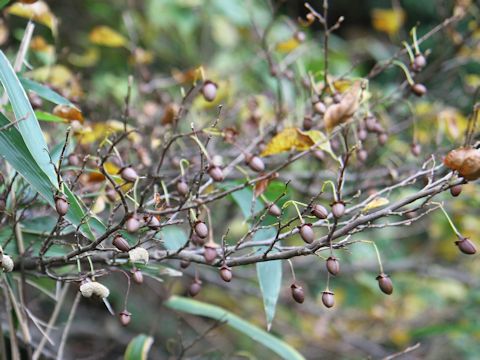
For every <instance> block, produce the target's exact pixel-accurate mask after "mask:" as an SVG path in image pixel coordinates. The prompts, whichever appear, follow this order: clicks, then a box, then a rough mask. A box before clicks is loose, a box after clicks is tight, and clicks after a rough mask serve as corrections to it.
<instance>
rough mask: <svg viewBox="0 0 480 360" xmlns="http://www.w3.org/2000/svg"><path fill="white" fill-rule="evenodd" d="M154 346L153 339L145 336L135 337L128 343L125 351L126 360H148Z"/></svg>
mask: <svg viewBox="0 0 480 360" xmlns="http://www.w3.org/2000/svg"><path fill="white" fill-rule="evenodd" d="M152 344H153V338H152V337H151V336H147V335H144V334H140V335H137V336H135V337H134V338H133V339H132V341H130V342H129V343H128V346H127V350H126V351H125V355H124V359H125V360H146V359H147V355H148V352H149V351H150V347H151V346H152Z"/></svg>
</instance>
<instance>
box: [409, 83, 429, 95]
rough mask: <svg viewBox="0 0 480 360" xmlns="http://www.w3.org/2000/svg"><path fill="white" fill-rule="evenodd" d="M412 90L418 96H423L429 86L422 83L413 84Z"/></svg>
mask: <svg viewBox="0 0 480 360" xmlns="http://www.w3.org/2000/svg"><path fill="white" fill-rule="evenodd" d="M411 90H412V92H413V93H414V94H415V95H417V96H418V97H421V96H423V95H425V94H426V93H427V87H426V86H425V85H423V84H420V83H416V84H413V85H412V87H411Z"/></svg>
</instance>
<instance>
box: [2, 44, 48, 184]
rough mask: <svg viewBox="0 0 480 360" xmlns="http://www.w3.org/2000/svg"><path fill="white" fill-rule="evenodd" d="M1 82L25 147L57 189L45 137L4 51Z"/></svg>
mask: <svg viewBox="0 0 480 360" xmlns="http://www.w3.org/2000/svg"><path fill="white" fill-rule="evenodd" d="M0 82H1V83H2V85H3V87H4V88H5V91H6V92H7V95H8V98H9V100H10V103H11V104H12V108H13V112H14V114H15V118H16V120H17V121H18V124H17V126H18V130H19V131H20V134H21V135H22V138H23V140H24V142H25V145H26V146H27V148H28V150H29V151H30V154H31V156H32V157H33V158H34V159H35V161H36V162H37V164H38V166H39V167H40V169H41V170H42V172H44V173H45V174H46V175H47V177H48V178H49V180H50V182H51V184H52V186H53V187H57V186H58V184H57V176H56V174H55V169H54V168H53V165H52V164H51V163H50V158H49V156H48V147H47V143H46V142H45V138H44V137H43V133H42V129H41V128H40V125H39V124H38V120H37V118H36V117H35V113H34V111H33V109H32V105H31V104H30V101H29V100H28V97H27V94H26V93H25V89H24V88H23V87H22V84H21V83H20V80H19V79H18V77H17V75H16V74H15V71H14V70H13V68H12V66H11V65H10V62H9V61H8V59H7V57H6V56H5V54H4V53H3V52H2V51H0Z"/></svg>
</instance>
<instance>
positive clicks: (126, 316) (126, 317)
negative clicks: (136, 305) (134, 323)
mask: <svg viewBox="0 0 480 360" xmlns="http://www.w3.org/2000/svg"><path fill="white" fill-rule="evenodd" d="M118 317H119V319H120V324H122V325H123V326H127V325H128V324H130V320H131V319H132V314H130V313H129V312H128V311H127V310H123V311H122V312H121V313H120V314H118Z"/></svg>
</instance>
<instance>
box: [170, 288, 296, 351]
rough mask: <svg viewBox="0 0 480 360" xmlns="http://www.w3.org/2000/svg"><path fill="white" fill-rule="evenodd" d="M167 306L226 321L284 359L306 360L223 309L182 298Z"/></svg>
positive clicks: (173, 300)
mask: <svg viewBox="0 0 480 360" xmlns="http://www.w3.org/2000/svg"><path fill="white" fill-rule="evenodd" d="M165 305H166V306H167V307H169V308H170V309H173V310H177V311H181V312H185V313H188V314H192V315H197V316H206V317H209V318H212V319H215V320H218V321H224V322H225V323H226V324H227V325H228V326H230V327H232V328H234V329H236V330H238V331H240V332H242V333H243V334H245V335H247V336H249V337H250V338H251V339H253V340H254V341H256V342H258V343H260V344H262V345H264V346H265V347H267V348H269V349H270V350H272V351H273V352H275V353H276V354H277V355H279V356H280V357H282V358H283V359H288V360H295V359H304V357H303V356H302V354H300V353H299V352H298V351H297V350H295V349H294V348H293V347H291V346H290V345H289V344H287V343H285V342H283V341H282V340H280V339H278V338H277V337H275V336H273V335H271V334H269V333H267V332H266V331H264V330H262V329H260V328H259V327H258V326H255V325H252V324H250V323H249V322H248V321H245V320H243V319H241V318H240V317H238V316H237V315H235V314H232V313H231V312H229V311H227V310H225V309H222V308H221V307H218V306H215V305H210V304H206V303H203V302H200V301H197V300H193V299H188V298H184V297H181V296H172V297H170V299H168V300H167V301H166V302H165Z"/></svg>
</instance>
